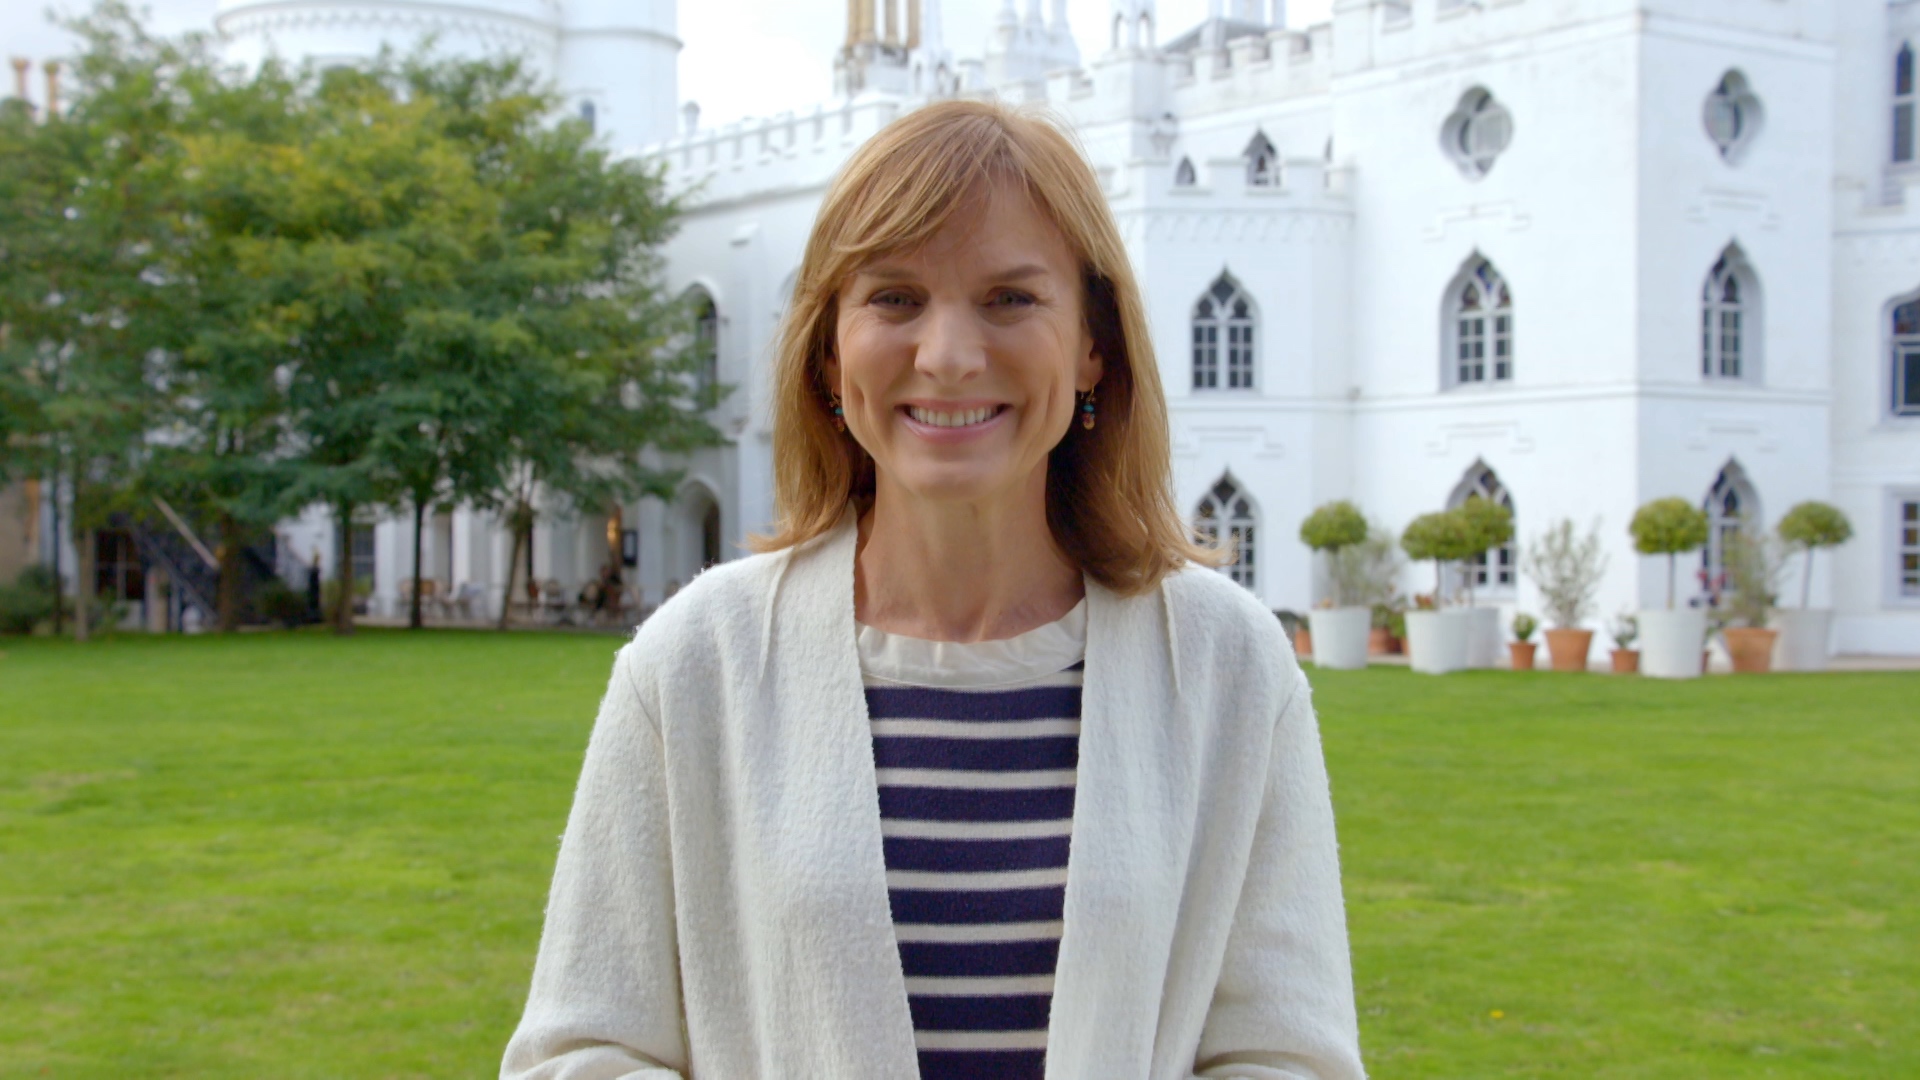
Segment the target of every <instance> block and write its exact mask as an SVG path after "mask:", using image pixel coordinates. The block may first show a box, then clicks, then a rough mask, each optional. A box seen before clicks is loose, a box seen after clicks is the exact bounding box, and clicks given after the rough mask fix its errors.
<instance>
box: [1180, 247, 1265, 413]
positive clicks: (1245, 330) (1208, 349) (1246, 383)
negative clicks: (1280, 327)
mask: <svg viewBox="0 0 1920 1080" xmlns="http://www.w3.org/2000/svg"><path fill="white" fill-rule="evenodd" d="M1188 325H1189V326H1190V327H1191V330H1190V332H1189V335H1188V345H1189V350H1190V351H1189V354H1188V359H1189V369H1188V373H1189V376H1190V380H1191V381H1190V382H1189V389H1190V390H1191V391H1192V392H1195V393H1201V392H1205V393H1257V392H1259V389H1260V378H1259V371H1260V308H1259V305H1257V304H1255V303H1254V301H1253V296H1252V294H1251V293H1249V292H1248V291H1247V288H1246V286H1244V285H1242V284H1241V283H1240V282H1239V281H1238V280H1236V279H1235V278H1234V276H1233V275H1232V274H1231V273H1228V272H1225V271H1222V272H1221V274H1220V276H1218V277H1216V278H1214V279H1213V281H1212V282H1211V283H1210V284H1208V286H1207V288H1206V290H1205V291H1204V292H1202V293H1201V294H1200V297H1199V298H1198V299H1196V300H1195V301H1194V302H1193V307H1192V308H1191V309H1190V313H1189V321H1188Z"/></svg>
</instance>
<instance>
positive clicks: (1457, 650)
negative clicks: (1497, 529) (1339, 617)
mask: <svg viewBox="0 0 1920 1080" xmlns="http://www.w3.org/2000/svg"><path fill="white" fill-rule="evenodd" d="M1471 545H1472V540H1471V539H1470V538H1469V537H1468V536H1467V523H1466V522H1465V521H1464V520H1463V519H1462V518H1461V515H1460V513H1459V512H1458V511H1454V510H1447V511H1441V512H1438V513H1432V514H1422V515H1420V516H1419V517H1417V518H1414V519H1413V521H1412V522H1411V523H1410V524H1408V525H1407V529H1406V531H1405V532H1403V533H1401V534H1400V547H1401V550H1403V551H1405V552H1406V553H1407V557H1408V558H1411V559H1413V560H1415V561H1425V560H1432V562H1433V580H1434V588H1433V598H1432V600H1431V601H1429V603H1428V604H1426V605H1421V606H1419V607H1417V608H1416V610H1413V611H1409V612H1407V661H1408V666H1410V667H1412V668H1413V670H1415V671H1419V672H1424V673H1426V674H1429V675H1444V674H1446V673H1447V672H1449V671H1459V670H1460V669H1461V668H1464V667H1466V666H1467V638H1468V634H1469V633H1470V631H1471V623H1470V622H1469V620H1468V616H1467V613H1466V612H1465V611H1461V610H1458V609H1456V610H1452V611H1447V610H1442V609H1441V608H1440V600H1441V596H1442V594H1443V592H1444V591H1445V584H1446V583H1445V577H1444V575H1445V572H1446V567H1447V564H1448V563H1453V562H1458V561H1459V560H1461V559H1463V558H1466V557H1467V554H1468V552H1469V550H1470V548H1471Z"/></svg>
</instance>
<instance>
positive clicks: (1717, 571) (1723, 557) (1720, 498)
mask: <svg viewBox="0 0 1920 1080" xmlns="http://www.w3.org/2000/svg"><path fill="white" fill-rule="evenodd" d="M1701 509H1703V510H1705V511H1706V512H1707V546H1706V548H1705V549H1704V550H1703V551H1702V552H1701V555H1700V570H1701V576H1702V577H1703V578H1704V579H1705V581H1704V583H1705V584H1706V586H1707V588H1708V590H1709V591H1711V592H1713V593H1715V594H1719V593H1721V592H1723V591H1725V589H1726V584H1727V581H1726V574H1727V547H1728V545H1729V544H1730V543H1731V542H1732V540H1733V539H1734V538H1735V537H1737V536H1739V535H1740V532H1741V530H1742V529H1743V528H1745V527H1746V525H1747V523H1748V522H1749V521H1754V522H1757V521H1759V520H1760V496H1759V495H1758V494H1757V493H1756V492H1755V491H1754V490H1753V485H1752V484H1751V483H1749V482H1748V480H1747V473H1746V470H1745V469H1742V468H1741V467H1740V463H1739V462H1737V461H1729V462H1727V464H1726V467H1725V468H1723V469H1721V470H1720V475H1719V476H1717V477H1715V478H1714V481H1713V487H1711V488H1709V489H1708V490H1707V499H1706V503H1705V505H1703V506H1702V507H1701Z"/></svg>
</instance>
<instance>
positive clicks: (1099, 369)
mask: <svg viewBox="0 0 1920 1080" xmlns="http://www.w3.org/2000/svg"><path fill="white" fill-rule="evenodd" d="M1106 370H1107V364H1106V361H1105V360H1104V359H1103V358H1102V357H1101V356H1100V353H1099V352H1098V351H1097V350H1095V348H1094V345H1093V335H1092V334H1088V335H1087V351H1086V353H1085V354H1084V355H1082V356H1081V357H1080V359H1079V360H1077V361H1075V363H1074V371H1073V385H1074V389H1076V390H1078V391H1080V392H1081V393H1083V394H1084V393H1086V392H1087V391H1089V390H1092V389H1093V388H1094V386H1095V385H1096V384H1098V383H1099V382H1100V377H1101V376H1102V375H1104V374H1106Z"/></svg>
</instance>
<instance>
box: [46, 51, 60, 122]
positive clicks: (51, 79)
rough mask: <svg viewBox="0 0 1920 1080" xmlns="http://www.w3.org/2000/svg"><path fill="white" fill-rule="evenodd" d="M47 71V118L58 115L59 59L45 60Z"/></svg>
mask: <svg viewBox="0 0 1920 1080" xmlns="http://www.w3.org/2000/svg"><path fill="white" fill-rule="evenodd" d="M45 66H46V72H47V118H48V119H49V120H51V119H52V118H54V117H56V116H58V115H60V61H58V60H49V61H47V62H46V65H45Z"/></svg>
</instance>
